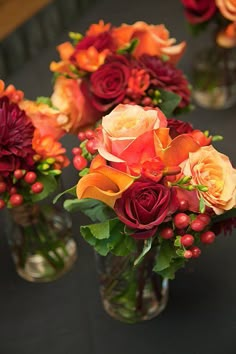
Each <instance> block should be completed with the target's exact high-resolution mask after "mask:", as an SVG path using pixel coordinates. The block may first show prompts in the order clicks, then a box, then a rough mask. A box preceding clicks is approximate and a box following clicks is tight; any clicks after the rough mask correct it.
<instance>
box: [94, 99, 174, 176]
mask: <svg viewBox="0 0 236 354" xmlns="http://www.w3.org/2000/svg"><path fill="white" fill-rule="evenodd" d="M166 125H167V120H166V117H165V115H164V114H163V113H162V112H161V110H160V109H158V108H156V109H151V108H149V109H148V108H143V107H141V106H137V105H123V104H120V105H118V106H117V107H116V108H115V109H114V110H113V111H112V112H111V113H110V114H108V115H106V116H105V117H103V120H102V135H101V136H100V141H99V143H98V151H99V153H100V154H101V155H102V156H103V157H104V158H105V159H106V160H108V161H112V162H117V163H121V164H120V166H116V167H117V168H119V169H123V170H124V171H126V172H128V173H131V171H129V169H128V170H126V168H127V165H129V162H128V161H127V159H126V154H125V151H126V148H128V147H129V146H130V144H131V143H133V142H134V141H136V139H137V138H138V137H140V136H142V135H143V134H144V133H148V132H150V134H152V131H153V130H155V129H158V128H160V127H166ZM150 136H151V135H150ZM150 136H149V135H148V136H147V137H146V138H147V141H146V140H145V138H144V139H143V140H142V141H141V142H140V145H139V148H138V150H136V155H135V156H134V155H133V156H131V155H129V158H131V160H132V161H133V162H134V161H135V160H136V157H137V158H138V160H140V163H141V162H142V161H141V160H142V155H143V157H144V158H145V160H146V159H147V158H151V157H154V156H155V151H154V142H153V138H152V141H149V140H148V139H150ZM150 149H151V150H150ZM142 150H143V151H142ZM125 161H126V163H125V164H122V163H124V162H125Z"/></svg>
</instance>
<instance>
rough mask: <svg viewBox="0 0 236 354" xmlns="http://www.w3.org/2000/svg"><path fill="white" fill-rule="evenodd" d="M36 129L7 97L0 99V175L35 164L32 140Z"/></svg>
mask: <svg viewBox="0 0 236 354" xmlns="http://www.w3.org/2000/svg"><path fill="white" fill-rule="evenodd" d="M33 133H34V127H33V125H32V123H31V122H30V121H29V120H28V118H27V117H26V115H25V112H24V111H22V110H21V109H20V108H19V107H18V105H17V104H15V103H10V101H9V99H8V98H7V97H2V98H0V175H2V176H5V177H6V176H8V175H9V173H10V172H12V171H14V170H15V169H19V168H22V169H28V168H29V167H30V166H32V165H33V164H34V161H33V155H34V154H35V152H34V150H33V149H32V138H33Z"/></svg>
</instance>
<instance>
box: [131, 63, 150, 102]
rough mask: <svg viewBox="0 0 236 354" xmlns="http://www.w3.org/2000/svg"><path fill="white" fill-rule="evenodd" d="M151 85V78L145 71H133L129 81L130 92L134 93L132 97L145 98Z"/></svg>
mask: <svg viewBox="0 0 236 354" xmlns="http://www.w3.org/2000/svg"><path fill="white" fill-rule="evenodd" d="M149 85H150V76H149V74H148V73H147V72H146V71H145V70H143V69H141V70H139V69H133V70H132V72H131V76H130V78H129V80H128V88H129V89H130V92H132V95H135V96H136V95H137V96H143V95H144V92H145V91H146V90H147V88H148V87H149Z"/></svg>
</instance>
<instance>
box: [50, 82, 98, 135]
mask: <svg viewBox="0 0 236 354" xmlns="http://www.w3.org/2000/svg"><path fill="white" fill-rule="evenodd" d="M80 84H81V81H80V80H76V79H68V78H65V77H64V76H60V77H58V78H57V80H56V83H55V86H54V92H53V94H52V96H51V100H52V104H53V105H54V106H55V107H57V108H58V109H59V110H60V112H61V113H63V114H64V115H66V116H68V117H69V121H68V124H67V130H68V131H69V132H70V133H72V134H75V133H77V132H78V130H79V129H81V128H85V127H86V126H89V125H91V124H94V123H95V122H96V121H97V119H98V118H99V115H100V113H98V112H97V111H96V110H95V109H94V108H93V107H92V106H91V104H89V102H88V101H87V100H86V98H85V96H84V95H83V93H82V92H81V88H80Z"/></svg>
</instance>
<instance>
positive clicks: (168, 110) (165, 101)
mask: <svg viewBox="0 0 236 354" xmlns="http://www.w3.org/2000/svg"><path fill="white" fill-rule="evenodd" d="M159 91H160V93H161V96H160V97H161V101H162V102H160V103H159V104H158V106H159V107H160V109H161V110H162V111H163V113H164V114H165V115H166V116H167V117H171V116H172V114H173V112H174V110H175V108H176V107H177V106H178V104H179V103H180V101H181V97H180V96H179V95H176V94H175V93H173V92H169V91H166V90H161V89H159Z"/></svg>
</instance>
